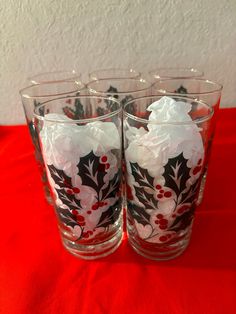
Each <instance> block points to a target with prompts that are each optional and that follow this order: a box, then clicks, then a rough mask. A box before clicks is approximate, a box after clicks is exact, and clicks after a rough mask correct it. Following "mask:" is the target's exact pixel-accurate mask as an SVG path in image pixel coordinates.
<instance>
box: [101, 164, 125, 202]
mask: <svg viewBox="0 0 236 314" xmlns="http://www.w3.org/2000/svg"><path fill="white" fill-rule="evenodd" d="M120 180H121V170H119V171H118V172H117V173H116V174H115V175H114V177H113V178H112V179H111V180H110V181H109V183H108V185H107V187H106V188H104V189H103V190H102V197H101V200H104V199H106V198H111V197H116V195H117V193H118V192H119V188H120Z"/></svg>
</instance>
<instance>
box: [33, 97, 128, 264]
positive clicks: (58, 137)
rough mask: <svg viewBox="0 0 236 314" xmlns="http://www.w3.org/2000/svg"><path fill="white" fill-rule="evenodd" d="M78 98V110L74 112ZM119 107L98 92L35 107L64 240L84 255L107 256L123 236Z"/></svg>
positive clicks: (79, 255) (42, 148)
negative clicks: (71, 113) (97, 94)
mask: <svg viewBox="0 0 236 314" xmlns="http://www.w3.org/2000/svg"><path fill="white" fill-rule="evenodd" d="M78 103H79V104H80V107H81V110H80V113H79V115H77V116H76V118H75V117H74V116H73V117H71V115H70V112H71V111H75V110H76V108H77V106H76V104H78ZM108 104H109V106H107V105H108ZM65 106H66V107H67V111H65V110H64V108H65ZM94 108H97V110H94ZM99 108H101V109H102V108H109V111H106V113H105V114H101V112H102V110H99ZM121 110H122V109H121V106H120V103H119V102H118V101H116V100H115V99H113V98H112V97H110V98H105V97H97V96H79V97H66V98H60V99H55V100H52V101H48V102H46V103H44V104H43V105H41V106H39V107H37V108H36V109H35V126H36V129H37V134H38V138H39V140H40V144H41V150H42V153H43V159H44V163H45V167H46V171H47V176H48V181H49V184H50V190H51V193H52V196H53V203H54V207H55V210H56V214H57V218H58V226H59V230H60V234H61V238H62V242H63V245H64V246H65V248H66V249H67V250H68V251H69V252H70V253H72V254H74V255H76V256H78V257H81V258H84V259H95V258H99V257H103V256H106V255H108V254H110V253H112V252H114V251H115V250H116V249H117V248H118V246H119V244H120V243H121V240H122V195H121V182H122V171H121V132H122V130H121V125H122V111H121ZM95 112H96V113H97V114H94V113H95Z"/></svg>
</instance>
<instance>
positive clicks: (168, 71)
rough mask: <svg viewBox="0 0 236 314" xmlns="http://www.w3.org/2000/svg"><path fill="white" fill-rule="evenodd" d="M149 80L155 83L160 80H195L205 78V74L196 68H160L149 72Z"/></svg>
mask: <svg viewBox="0 0 236 314" xmlns="http://www.w3.org/2000/svg"><path fill="white" fill-rule="evenodd" d="M148 74H149V79H150V80H151V81H152V82H155V81H156V80H159V79H170V78H172V79H175V78H183V79H186V78H194V77H203V76H204V72H202V71H199V70H197V69H194V68H158V69H155V70H152V71H149V73H148Z"/></svg>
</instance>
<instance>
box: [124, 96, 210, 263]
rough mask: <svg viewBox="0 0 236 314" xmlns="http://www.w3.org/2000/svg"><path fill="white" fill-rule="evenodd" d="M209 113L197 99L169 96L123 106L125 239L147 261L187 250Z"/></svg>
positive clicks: (161, 258) (168, 257)
mask: <svg viewBox="0 0 236 314" xmlns="http://www.w3.org/2000/svg"><path fill="white" fill-rule="evenodd" d="M134 108H135V111H134ZM212 115H213V108H212V107H210V106H209V105H207V104H205V103H203V102H202V101H197V100H195V101H193V99H192V98H191V99H189V98H186V97H184V98H183V97H182V98H181V97H180V96H173V95H170V96H163V95H159V96H158V95H157V96H149V97H141V98H137V99H133V100H131V101H130V102H128V103H127V104H126V105H125V106H124V110H123V119H124V120H123V128H124V131H123V132H124V152H125V162H126V187H127V230H128V239H129V243H130V244H131V246H132V247H133V249H134V250H135V251H136V252H138V253H139V254H141V255H143V256H145V257H147V258H150V259H154V260H167V259H172V258H174V257H176V256H178V255H180V254H181V253H182V252H183V251H184V250H185V249H186V247H187V246H188V243H189V241H190V236H191V231H192V224H193V218H194V212H195V209H196V207H197V200H198V193H199V188H200V183H201V178H202V175H203V170H204V168H205V163H206V156H207V151H208V145H209V138H210V136H211V133H210V130H211V123H212V119H211V117H212Z"/></svg>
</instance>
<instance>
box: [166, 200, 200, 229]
mask: <svg viewBox="0 0 236 314" xmlns="http://www.w3.org/2000/svg"><path fill="white" fill-rule="evenodd" d="M194 210H195V206H192V207H191V209H190V210H189V211H187V212H186V213H184V214H182V215H181V216H177V218H176V219H175V220H174V222H173V223H172V225H171V226H170V228H169V229H168V230H171V231H176V232H178V231H181V230H184V229H186V228H187V227H189V226H190V224H191V222H192V220H193V216H194Z"/></svg>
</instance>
